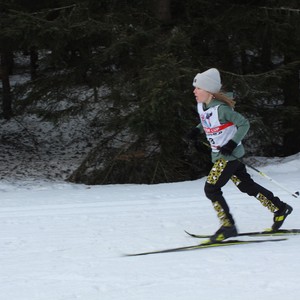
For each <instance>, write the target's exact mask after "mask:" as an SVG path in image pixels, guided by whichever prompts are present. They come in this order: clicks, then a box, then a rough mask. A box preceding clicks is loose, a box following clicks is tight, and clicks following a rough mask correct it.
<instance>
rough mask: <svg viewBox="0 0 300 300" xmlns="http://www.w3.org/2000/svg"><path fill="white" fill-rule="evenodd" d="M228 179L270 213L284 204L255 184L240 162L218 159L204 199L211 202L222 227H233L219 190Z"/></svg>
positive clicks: (206, 183)
mask: <svg viewBox="0 0 300 300" xmlns="http://www.w3.org/2000/svg"><path fill="white" fill-rule="evenodd" d="M230 179H231V180H232V181H233V182H234V184H235V185H236V186H237V188H238V189H239V190H240V191H241V192H243V193H247V194H248V195H249V196H254V197H255V198H257V199H258V200H259V201H260V202H261V203H262V205H264V206H265V207H267V208H268V209H269V210H270V211H271V212H275V211H277V210H278V209H280V208H281V207H282V206H283V205H284V204H285V203H284V202H282V201H281V200H280V199H279V198H278V197H274V195H273V193H272V192H271V191H269V190H267V189H266V188H264V187H262V186H261V185H259V184H257V183H256V182H255V181H254V180H253V179H252V178H251V176H250V175H249V174H248V173H247V170H246V167H245V165H244V164H243V163H242V162H240V161H239V160H233V161H226V160H224V159H219V160H217V161H216V162H215V163H214V165H213V167H212V169H211V170H210V172H209V175H208V177H207V180H206V182H205V186H204V191H205V194H206V197H207V198H208V199H210V200H211V201H212V203H213V206H214V208H215V210H216V212H217V214H218V218H219V219H220V222H221V224H222V226H230V225H234V219H233V217H232V215H231V213H230V210H229V207H228V205H227V203H226V200H225V198H224V197H223V192H222V190H221V188H222V187H223V186H224V185H225V184H226V183H227V182H228V181H229V180H230Z"/></svg>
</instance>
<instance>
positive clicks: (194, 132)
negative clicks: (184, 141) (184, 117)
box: [186, 127, 200, 141]
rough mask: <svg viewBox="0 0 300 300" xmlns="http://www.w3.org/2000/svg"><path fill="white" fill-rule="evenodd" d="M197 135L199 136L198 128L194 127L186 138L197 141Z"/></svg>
mask: <svg viewBox="0 0 300 300" xmlns="http://www.w3.org/2000/svg"><path fill="white" fill-rule="evenodd" d="M199 134H200V129H199V128H198V127H194V128H192V129H191V130H190V131H189V132H188V133H187V135H186V136H187V138H188V139H190V140H193V141H195V140H197V137H198V136H199Z"/></svg>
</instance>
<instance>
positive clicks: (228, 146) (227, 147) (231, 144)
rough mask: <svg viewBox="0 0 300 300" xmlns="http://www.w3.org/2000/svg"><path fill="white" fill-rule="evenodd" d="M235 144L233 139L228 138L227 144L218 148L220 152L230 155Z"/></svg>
mask: <svg viewBox="0 0 300 300" xmlns="http://www.w3.org/2000/svg"><path fill="white" fill-rule="evenodd" d="M236 146H237V143H236V142H235V141H233V140H229V142H228V143H227V144H225V145H224V146H222V147H221V148H220V153H221V154H223V155H231V154H232V152H233V150H234V149H235V148H236Z"/></svg>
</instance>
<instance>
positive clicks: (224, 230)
mask: <svg viewBox="0 0 300 300" xmlns="http://www.w3.org/2000/svg"><path fill="white" fill-rule="evenodd" d="M237 233H238V232H237V229H236V226H235V225H231V226H221V227H220V228H219V229H218V230H217V232H216V233H215V234H214V235H212V236H211V237H210V238H209V240H210V242H211V243H219V242H222V241H223V240H225V239H228V238H230V237H234V236H237Z"/></svg>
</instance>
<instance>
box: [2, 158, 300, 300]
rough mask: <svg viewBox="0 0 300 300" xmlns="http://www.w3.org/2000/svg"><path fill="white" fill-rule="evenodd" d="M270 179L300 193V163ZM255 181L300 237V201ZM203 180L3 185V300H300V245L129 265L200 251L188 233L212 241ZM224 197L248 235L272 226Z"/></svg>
mask: <svg viewBox="0 0 300 300" xmlns="http://www.w3.org/2000/svg"><path fill="white" fill-rule="evenodd" d="M290 165H292V166H293V168H292V171H291V172H289V169H288V168H289V166H290ZM262 171H263V172H265V173H267V174H268V175H270V176H271V177H273V178H274V179H275V180H277V181H279V182H280V183H281V184H283V185H285V186H286V187H288V188H289V189H293V188H298V190H299V182H300V180H299V179H300V172H299V171H300V155H297V156H295V157H293V161H292V162H291V159H290V158H289V159H287V162H286V163H285V161H281V162H280V164H279V165H278V167H276V165H272V163H271V164H270V165H269V166H266V167H263V168H262ZM253 176H255V180H256V181H258V182H260V183H261V184H262V185H264V186H265V187H268V188H270V189H271V190H272V191H273V192H274V193H276V195H278V196H279V197H281V198H282V199H283V200H285V201H287V202H288V203H289V204H291V205H292V206H293V207H294V212H293V214H291V215H290V216H289V217H288V219H287V220H286V223H285V224H284V226H283V227H284V228H300V223H299V217H298V214H299V211H300V203H299V200H300V199H295V198H293V197H291V196H289V195H288V194H287V193H286V192H285V191H282V190H281V189H280V188H278V187H276V186H274V185H273V184H272V183H270V182H268V181H266V180H265V179H263V178H262V179H261V178H260V177H259V176H257V175H255V174H254V175H253ZM204 180H205V179H204V178H202V179H199V180H196V181H190V182H181V183H170V184H158V185H107V186H84V185H75V184H67V183H64V182H54V181H52V182H51V181H44V182H43V181H36V182H34V181H33V182H26V181H17V182H15V183H11V182H5V181H0V195H1V196H0V300H21V299H22V300H75V299H84V300H96V299H97V300H99V299H101V300H120V299H126V300H137V299H139V300H140V299H143V300H150V299H151V300H152V299H157V300H179V299H180V300H181V299H182V300H186V299H187V300H196V299H197V300H199V299H219V300H241V299H242V300H250V299H251V300H253V299H272V300H279V299H280V300H281V299H285V300H296V299H299V296H300V285H299V275H300V271H299V268H298V266H299V264H300V256H299V246H300V236H289V237H288V240H287V241H283V242H278V243H269V244H268V243H264V244H258V245H255V244H253V245H243V246H233V247H224V248H216V249H203V250H195V251H190V252H178V253H167V254H156V255H150V256H143V257H124V256H123V255H124V254H126V253H136V252H143V251H151V250H158V249H164V248H170V247H180V246H187V245H192V244H197V242H198V240H197V239H193V238H190V237H188V236H187V235H186V234H185V233H184V229H186V230H189V231H192V232H198V233H203V234H209V233H213V232H214V231H215V230H216V229H217V228H218V226H219V224H218V220H217V218H216V216H215V213H214V211H213V208H212V206H211V203H210V202H209V201H208V200H207V199H206V198H205V196H204V193H203V186H204ZM293 192H294V191H293ZM224 194H225V196H226V198H227V201H228V203H229V205H230V207H231V211H232V213H233V215H234V217H235V220H236V222H237V225H238V228H239V230H240V231H246V230H247V231H249V230H262V229H265V228H267V227H269V226H270V225H271V224H272V214H270V213H269V212H268V211H267V210H266V209H265V208H263V207H262V206H261V205H260V203H259V202H258V201H257V200H256V199H254V198H251V197H248V196H247V195H244V194H241V193H240V192H239V191H238V190H237V189H236V188H235V187H234V186H233V184H229V185H228V186H226V187H225V188H224ZM263 238H266V237H263ZM271 238H274V237H271ZM240 239H253V238H250V237H243V238H242V237H241V238H240Z"/></svg>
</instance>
